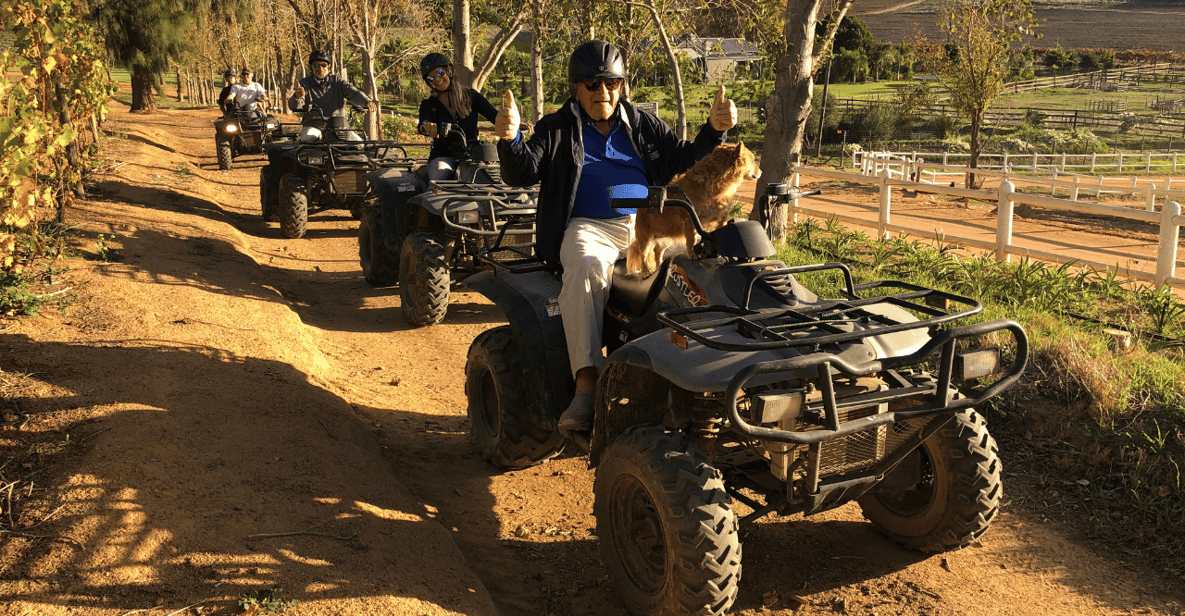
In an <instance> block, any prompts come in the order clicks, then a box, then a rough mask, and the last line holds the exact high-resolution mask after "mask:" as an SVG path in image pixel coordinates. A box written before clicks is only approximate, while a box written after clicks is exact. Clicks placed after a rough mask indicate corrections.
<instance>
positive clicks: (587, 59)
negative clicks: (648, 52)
mask: <svg viewBox="0 0 1185 616" xmlns="http://www.w3.org/2000/svg"><path fill="white" fill-rule="evenodd" d="M585 79H625V61H624V60H623V59H622V57H621V52H620V51H618V49H617V46H616V45H614V44H612V43H606V42H605V41H589V42H587V43H581V44H580V45H578V46H577V47H576V49H575V50H573V51H572V58H571V59H570V60H568V82H569V83H576V82H577V81H584V80H585Z"/></svg>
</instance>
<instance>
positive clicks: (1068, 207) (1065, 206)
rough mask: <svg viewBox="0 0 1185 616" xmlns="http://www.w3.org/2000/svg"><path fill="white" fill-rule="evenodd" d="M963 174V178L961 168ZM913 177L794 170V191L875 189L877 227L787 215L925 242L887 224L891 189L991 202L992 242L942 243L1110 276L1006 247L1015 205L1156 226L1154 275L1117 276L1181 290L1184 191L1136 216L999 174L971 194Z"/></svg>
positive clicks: (883, 171)
mask: <svg viewBox="0 0 1185 616" xmlns="http://www.w3.org/2000/svg"><path fill="white" fill-rule="evenodd" d="M963 173H964V174H965V173H966V169H965V168H964V171H963ZM975 173H976V174H977V175H981V174H983V173H984V172H983V171H982V170H976V171H975ZM987 173H991V172H987ZM914 174H916V177H923V176H924V174H925V169H924V168H921V169H919V168H914V169H910V168H908V167H905V168H904V171H902V170H894V169H893V168H890V167H889V166H888V165H885V166H882V167H880V168H879V169H878V170H877V171H876V174H875V175H866V174H858V173H849V172H843V171H835V170H832V169H826V168H819V167H801V166H799V167H795V169H794V185H795V186H798V185H800V182H801V176H802V175H808V176H810V177H821V178H828V179H836V180H845V181H848V182H856V183H862V184H874V185H878V186H879V187H880V191H879V192H880V199H879V206H878V208H877V221H876V222H875V223H872V222H871V221H869V220H861V219H857V218H854V217H849V216H842V215H837V214H836V213H835V212H829V211H823V210H814V209H810V208H806V207H802V206H801V204H800V203H799V201H798V200H795V201H794V202H793V203H792V204H791V209H790V215H791V216H794V217H795V219H796V217H797V214H798V213H803V214H808V215H812V216H817V217H821V218H836V219H838V220H841V221H843V222H848V223H854V224H859V225H862V226H871V227H873V228H875V229H876V230H877V233H878V236H879V237H888V236H889V233H890V232H895V233H901V234H909V235H915V236H921V237H931V236H933V235H934V232H933V231H932V230H922V229H912V228H908V227H903V226H900V225H895V224H893V223H892V201H893V199H892V192H893V189H895V188H896V189H905V190H910V191H914V192H920V193H930V194H941V195H950V196H955V197H967V198H972V199H978V200H982V201H994V202H996V203H997V204H998V207H997V210H996V212H997V214H996V216H997V218H996V233H995V241H994V242H985V241H983V240H979V239H974V238H966V237H958V236H953V235H949V234H944V235H943V239H944V240H945V241H948V242H953V243H958V244H962V245H966V246H970V247H973V248H979V249H983V250H988V251H995V256H996V259H997V260H1000V261H1005V262H1007V261H1010V260H1011V256H1012V255H1024V256H1028V257H1031V258H1035V259H1039V260H1042V261H1050V262H1053V263H1066V262H1069V261H1074V262H1076V263H1077V264H1078V265H1081V266H1090V267H1093V268H1095V269H1098V270H1110V269H1112V268H1116V267H1117V264H1115V263H1103V262H1099V261H1092V260H1089V259H1068V258H1067V257H1066V256H1065V255H1062V254H1055V253H1050V252H1043V251H1038V250H1030V249H1026V248H1017V247H1016V246H1014V245H1013V243H1012V225H1013V210H1014V208H1015V207H1016V206H1017V205H1021V204H1023V205H1032V206H1037V207H1042V208H1047V209H1054V210H1061V211H1069V212H1080V213H1085V214H1093V215H1101V216H1110V217H1116V218H1124V219H1128V220H1136V221H1142V222H1146V223H1152V224H1156V225H1159V230H1160V231H1159V240H1158V243H1157V246H1158V248H1157V257H1156V272H1155V273H1148V272H1142V271H1138V270H1124V271H1122V272H1120V273H1121V274H1123V275H1125V276H1130V277H1132V278H1137V279H1142V280H1151V281H1152V282H1153V283H1154V284H1155V285H1156V286H1158V287H1159V286H1163V285H1165V284H1168V285H1174V286H1178V287H1180V286H1181V285H1185V279H1183V278H1178V277H1177V248H1178V238H1179V234H1180V228H1181V226H1183V225H1185V216H1182V214H1181V201H1185V191H1179V192H1176V193H1168V192H1167V191H1153V194H1155V195H1156V196H1167V195H1171V196H1173V197H1174V198H1175V199H1177V200H1174V201H1167V200H1166V201H1164V203H1163V205H1162V206H1161V207H1160V209H1159V211H1156V208H1155V203H1156V201H1155V200H1154V199H1150V201H1149V203H1151V204H1152V205H1150V206H1149V207H1148V208H1147V209H1144V210H1139V209H1132V208H1126V207H1122V206H1113V205H1101V204H1093V203H1082V202H1078V201H1073V200H1070V199H1059V198H1056V197H1052V196H1049V197H1047V196H1044V195H1033V194H1026V193H1021V192H1017V191H1016V185H1015V184H1014V183H1013V181H1012V180H1011V179H1010V178H1008V177H1004V174H1000V173H995V175H996V176H997V177H996V186H995V187H990V188H980V189H977V190H970V189H965V188H958V187H957V186H955V185H954V184H957V182H955V183H945V184H944V183H931V182H929V181H914V180H912V179H909V178H910V177H915V175H914ZM1023 181H1029V180H1028V178H1027V177H1026V178H1024V180H1023Z"/></svg>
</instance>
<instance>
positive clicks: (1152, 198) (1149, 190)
mask: <svg viewBox="0 0 1185 616" xmlns="http://www.w3.org/2000/svg"><path fill="white" fill-rule="evenodd" d="M1144 205H1146V206H1147V207H1148V211H1149V212H1155V211H1156V184H1153V183H1152V182H1148V185H1147V186H1145V187H1144Z"/></svg>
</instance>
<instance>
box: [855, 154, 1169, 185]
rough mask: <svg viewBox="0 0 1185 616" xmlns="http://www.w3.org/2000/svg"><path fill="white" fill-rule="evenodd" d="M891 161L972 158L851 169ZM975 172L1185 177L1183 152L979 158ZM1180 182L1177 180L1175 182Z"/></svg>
mask: <svg viewBox="0 0 1185 616" xmlns="http://www.w3.org/2000/svg"><path fill="white" fill-rule="evenodd" d="M886 156H889V157H893V158H900V159H910V160H913V159H918V158H924V159H925V160H927V161H929V162H930V163H934V164H938V165H940V166H943V167H948V166H952V165H956V164H957V163H958V162H960V161H970V160H971V155H970V154H966V153H963V152H874V151H867V152H865V151H859V152H852V167H855V168H857V169H859V168H861V167H862V165H863V161H864V159H866V158H869V157H871V158H881V157H886ZM976 167H977V168H978V169H987V170H997V171H1000V170H1005V169H1011V170H1013V171H1018V170H1028V171H1032V172H1034V173H1040V172H1046V173H1051V172H1053V171H1059V172H1062V173H1065V172H1069V171H1071V170H1086V172H1087V173H1091V174H1093V173H1094V172H1095V171H1099V170H1108V169H1114V170H1115V172H1116V173H1123V171H1124V170H1127V171H1129V172H1131V171H1142V172H1144V173H1152V172H1157V173H1178V172H1181V173H1185V153H1182V152H1158V153H1152V152H1145V153H1142V154H1131V153H1127V154H1125V153H1123V152H1115V153H1113V154H1009V153H1004V154H986V153H985V154H980V155H979V161H978V162H977V163H976ZM1178 181H1180V180H1178Z"/></svg>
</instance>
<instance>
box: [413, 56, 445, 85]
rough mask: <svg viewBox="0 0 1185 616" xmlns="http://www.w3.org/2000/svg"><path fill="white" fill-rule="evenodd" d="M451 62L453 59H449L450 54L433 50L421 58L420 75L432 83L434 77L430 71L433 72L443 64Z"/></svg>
mask: <svg viewBox="0 0 1185 616" xmlns="http://www.w3.org/2000/svg"><path fill="white" fill-rule="evenodd" d="M451 64H452V61H451V60H449V59H448V56H446V55H444V54H442V53H436V52H432V53H430V54H428V55H426V56H424V59H423V60H420V76H421V77H423V78H424V81H427V82H428V83H429V84H431V83H432V78H431V77H430V76H429V75H428V73H431V72H432V71H434V70H436V69H438V68H440V67H442V66H449V65H451Z"/></svg>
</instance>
